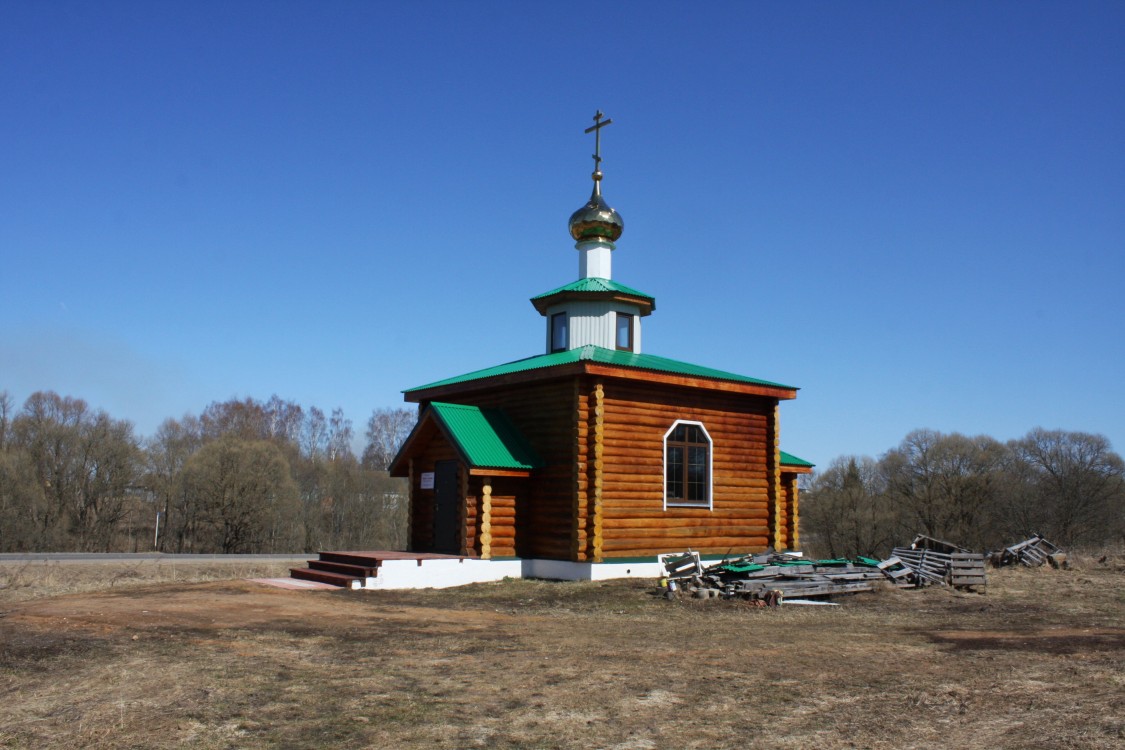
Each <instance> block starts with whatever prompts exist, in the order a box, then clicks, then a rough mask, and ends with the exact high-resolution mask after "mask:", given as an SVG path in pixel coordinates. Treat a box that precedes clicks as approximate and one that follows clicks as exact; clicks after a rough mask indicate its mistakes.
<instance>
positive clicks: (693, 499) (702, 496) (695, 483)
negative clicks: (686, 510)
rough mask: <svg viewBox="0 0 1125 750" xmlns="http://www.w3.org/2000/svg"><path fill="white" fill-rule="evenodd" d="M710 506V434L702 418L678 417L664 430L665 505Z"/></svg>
mask: <svg viewBox="0 0 1125 750" xmlns="http://www.w3.org/2000/svg"><path fill="white" fill-rule="evenodd" d="M669 506H691V507H702V508H710V507H711V436H710V435H708V434H707V430H706V429H705V428H704V427H703V423H702V422H687V421H684V420H677V421H676V423H675V424H673V425H672V427H671V429H669V430H668V432H666V433H664V507H665V508H667V507H669Z"/></svg>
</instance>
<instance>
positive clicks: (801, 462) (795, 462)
mask: <svg viewBox="0 0 1125 750" xmlns="http://www.w3.org/2000/svg"><path fill="white" fill-rule="evenodd" d="M781 465H782V466H808V467H809V468H812V467H813V466H816V464H814V463H809V462H808V461H806V460H805V459H803V458H797V457H796V456H794V455H793V454H792V453H786V452H785V451H781Z"/></svg>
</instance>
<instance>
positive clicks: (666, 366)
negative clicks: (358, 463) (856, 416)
mask: <svg viewBox="0 0 1125 750" xmlns="http://www.w3.org/2000/svg"><path fill="white" fill-rule="evenodd" d="M581 362H588V363H596V364H603V365H610V366H615V367H622V368H626V369H635V370H644V371H651V372H658V373H666V374H671V375H684V376H687V377H693V378H704V379H709V380H720V381H727V382H732V383H743V384H747V385H757V386H763V387H766V388H779V389H784V390H792V391H795V390H797V388H796V387H795V386H791V385H783V384H781V383H774V382H771V381H769V380H761V379H759V378H751V377H747V376H745V375H738V374H735V373H732V372H725V371H723V370H716V369H714V368H710V367H703V366H701V365H693V364H689V363H687V362H680V361H678V360H675V359H668V358H667V357H658V356H656V355H654V354H634V353H633V352H624V351H618V350H614V349H605V348H603V347H600V346H593V345H587V346H582V347H578V348H576V349H569V350H567V351H564V352H554V353H551V354H541V355H538V356H535V357H528V358H526V359H518V360H516V361H514V362H507V363H505V364H502V365H496V366H495V367H489V368H486V369H483V370H476V371H475V372H470V373H466V374H464V375H458V376H456V377H452V378H446V379H445V380H438V381H436V382H433V383H428V384H426V385H421V386H418V387H416V388H409V389H407V390H405V391H403V393H405V394H408V395H409V394H413V393H418V392H420V391H427V390H430V389H434V388H441V387H444V386H451V385H460V384H462V383H468V382H472V381H475V380H484V379H487V378H493V377H500V376H503V375H512V374H516V373H523V372H529V371H533V370H546V369H550V368H554V367H563V366H565V365H571V364H576V363H581Z"/></svg>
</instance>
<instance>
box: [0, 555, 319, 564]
mask: <svg viewBox="0 0 1125 750" xmlns="http://www.w3.org/2000/svg"><path fill="white" fill-rule="evenodd" d="M310 557H316V555H315V554H293V555H271V554H265V555H170V554H163V553H160V552H135V553H128V552H108V553H102V552H27V553H18V552H5V553H2V554H0V563H6V562H60V563H66V562H109V561H118V560H168V561H169V562H272V561H277V562H289V561H292V560H308V559H309V558H310Z"/></svg>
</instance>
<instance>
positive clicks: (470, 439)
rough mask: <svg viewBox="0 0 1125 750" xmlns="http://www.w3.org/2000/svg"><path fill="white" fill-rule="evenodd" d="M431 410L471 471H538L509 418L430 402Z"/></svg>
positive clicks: (489, 411) (493, 411) (536, 458)
mask: <svg viewBox="0 0 1125 750" xmlns="http://www.w3.org/2000/svg"><path fill="white" fill-rule="evenodd" d="M430 409H431V410H432V413H433V414H434V416H436V417H437V419H438V421H440V422H441V424H442V426H443V427H444V428H445V430H446V432H447V434H448V435H449V437H450V438H451V439H452V440H453V442H454V443H455V444H456V446H457V449H458V450H459V451H460V453H461V455H462V456H464V458H465V461H466V462H467V463H468V464H469V467H470V468H492V469H520V470H531V469H537V468H539V467H541V466H542V465H543V460H542V459H541V458H539V454H538V453H536V452H535V449H534V448H532V447H531V445H530V444H528V442H527V440H526V439H524V437H523V435H521V434H520V432H519V430H517V429H516V427H515V425H513V424H512V422H511V420H509V419H508V416H507V415H506V414H505V413H504V412H503V411H501V410H499V409H481V408H479V407H476V406H466V405H463V404H446V403H440V402H433V403H431V404H430Z"/></svg>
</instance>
